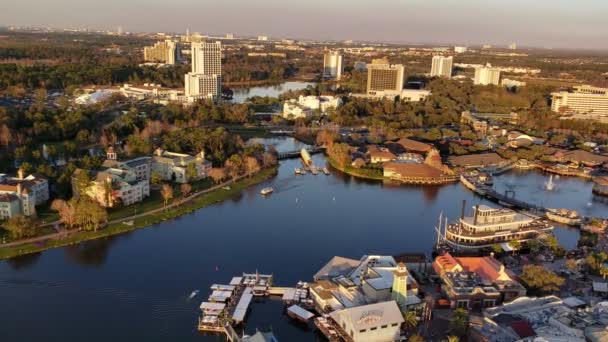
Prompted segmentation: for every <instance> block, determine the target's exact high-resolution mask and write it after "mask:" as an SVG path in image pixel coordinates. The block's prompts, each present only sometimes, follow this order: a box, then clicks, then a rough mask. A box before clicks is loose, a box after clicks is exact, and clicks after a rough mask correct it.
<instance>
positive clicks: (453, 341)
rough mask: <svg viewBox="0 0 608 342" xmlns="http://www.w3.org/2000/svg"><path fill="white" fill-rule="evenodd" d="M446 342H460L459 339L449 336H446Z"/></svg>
mask: <svg viewBox="0 0 608 342" xmlns="http://www.w3.org/2000/svg"><path fill="white" fill-rule="evenodd" d="M446 342H460V337H458V336H454V335H450V336H448V339H447V340H446Z"/></svg>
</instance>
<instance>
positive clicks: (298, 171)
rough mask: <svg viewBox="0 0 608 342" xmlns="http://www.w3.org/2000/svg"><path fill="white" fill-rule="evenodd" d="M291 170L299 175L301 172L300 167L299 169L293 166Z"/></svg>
mask: <svg viewBox="0 0 608 342" xmlns="http://www.w3.org/2000/svg"><path fill="white" fill-rule="evenodd" d="M293 172H294V173H295V174H296V175H301V174H302V169H300V168H295V169H293Z"/></svg>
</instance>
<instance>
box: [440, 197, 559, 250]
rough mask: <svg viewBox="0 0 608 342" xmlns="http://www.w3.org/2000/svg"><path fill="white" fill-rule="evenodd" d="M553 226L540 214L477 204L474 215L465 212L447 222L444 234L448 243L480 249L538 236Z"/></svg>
mask: <svg viewBox="0 0 608 342" xmlns="http://www.w3.org/2000/svg"><path fill="white" fill-rule="evenodd" d="M551 230H553V226H551V225H549V224H548V223H547V222H546V221H543V220H541V219H540V218H538V217H536V216H531V215H525V214H521V213H518V212H515V211H514V210H511V209H507V208H500V209H496V208H492V207H489V206H486V205H477V206H475V207H474V208H473V216H465V214H464V207H463V210H462V216H461V217H460V219H459V220H458V221H456V222H454V223H451V224H449V225H446V227H445V232H444V233H443V234H441V235H442V236H443V239H442V240H443V241H442V242H445V243H446V244H447V245H450V246H452V247H453V248H455V249H457V250H477V249H480V248H486V247H491V246H493V245H496V244H503V243H508V242H510V241H514V240H515V241H520V242H521V241H526V240H530V239H535V238H537V237H539V236H540V235H542V234H544V233H548V232H550V231H551Z"/></svg>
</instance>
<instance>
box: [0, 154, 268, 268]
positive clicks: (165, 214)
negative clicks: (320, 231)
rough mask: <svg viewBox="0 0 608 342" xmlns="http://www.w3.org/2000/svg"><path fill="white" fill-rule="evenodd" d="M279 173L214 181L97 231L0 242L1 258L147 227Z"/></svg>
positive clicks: (216, 200)
mask: <svg viewBox="0 0 608 342" xmlns="http://www.w3.org/2000/svg"><path fill="white" fill-rule="evenodd" d="M277 173H278V167H276V166H275V167H272V168H269V169H263V170H261V171H260V172H258V173H257V174H255V175H252V176H251V177H247V176H241V177H242V178H240V179H238V180H237V181H236V182H235V181H228V182H224V183H221V184H218V185H215V186H213V187H212V188H210V189H207V190H203V191H201V192H199V193H196V194H193V195H191V196H190V197H189V198H187V199H186V200H184V199H180V200H175V201H173V202H172V203H171V205H172V206H171V207H167V208H160V209H162V210H158V211H151V212H149V213H142V214H138V215H134V216H132V217H125V218H120V219H116V220H113V221H111V222H110V223H109V224H108V225H107V226H106V227H104V228H103V229H100V230H98V231H78V230H74V231H68V232H67V233H66V234H65V236H62V237H60V238H58V239H53V238H52V236H49V238H48V239H46V240H44V241H43V243H39V242H31V243H23V244H19V245H16V246H10V247H4V246H0V260H6V259H10V258H14V257H18V256H21V255H27V254H32V253H38V252H43V251H46V250H49V249H53V248H58V247H65V246H70V245H75V244H79V243H81V242H86V241H91V240H95V239H100V238H106V237H111V236H115V235H120V234H123V233H128V232H131V231H134V230H138V229H143V228H147V227H150V226H153V225H155V224H158V223H160V222H163V221H166V220H171V219H175V218H178V217H180V216H183V215H186V214H190V213H192V212H194V211H197V210H199V209H203V208H206V207H208V206H210V205H213V204H216V203H220V202H223V201H225V200H227V199H230V198H232V197H234V196H236V195H238V194H240V193H241V191H243V190H245V189H246V188H249V187H251V186H254V185H257V184H260V183H262V182H264V181H266V180H268V179H270V178H272V177H274V176H276V174H277ZM227 185H229V186H230V190H224V189H223V187H224V186H227ZM128 221H133V224H132V225H127V224H125V223H124V222H128Z"/></svg>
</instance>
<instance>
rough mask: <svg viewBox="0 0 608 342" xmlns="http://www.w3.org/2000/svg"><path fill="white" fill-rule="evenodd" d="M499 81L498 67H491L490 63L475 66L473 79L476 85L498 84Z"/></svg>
mask: <svg viewBox="0 0 608 342" xmlns="http://www.w3.org/2000/svg"><path fill="white" fill-rule="evenodd" d="M499 82H500V69H498V68H493V67H492V66H491V65H490V64H486V66H482V67H477V68H475V80H474V82H473V83H474V84H476V85H488V84H493V85H498V84H499Z"/></svg>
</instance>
